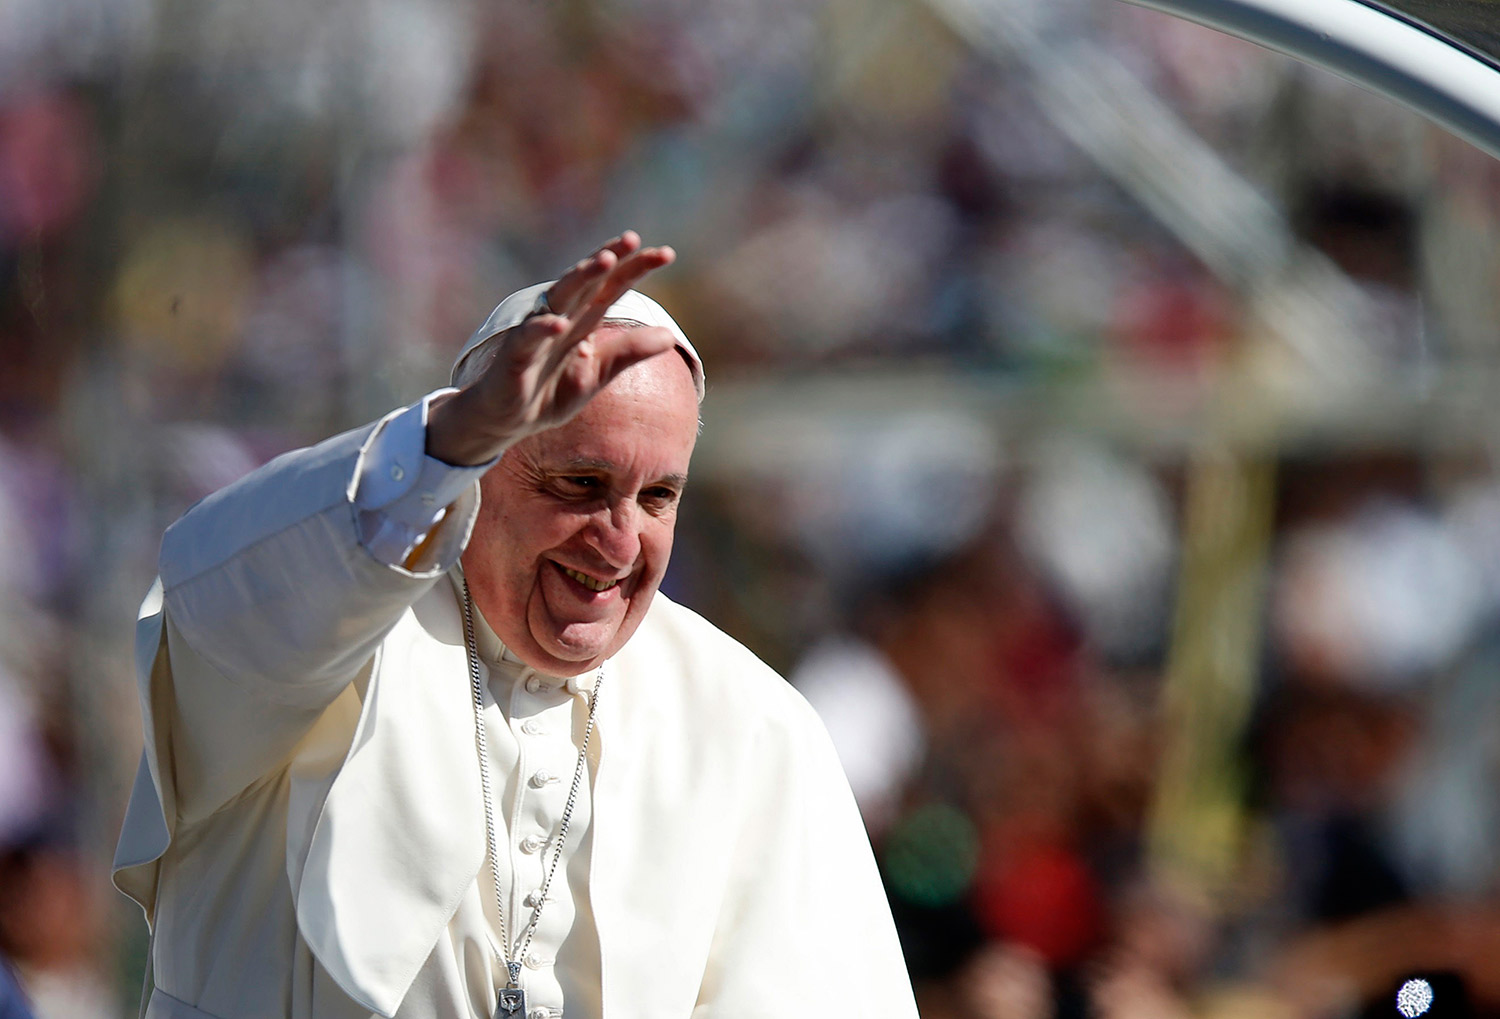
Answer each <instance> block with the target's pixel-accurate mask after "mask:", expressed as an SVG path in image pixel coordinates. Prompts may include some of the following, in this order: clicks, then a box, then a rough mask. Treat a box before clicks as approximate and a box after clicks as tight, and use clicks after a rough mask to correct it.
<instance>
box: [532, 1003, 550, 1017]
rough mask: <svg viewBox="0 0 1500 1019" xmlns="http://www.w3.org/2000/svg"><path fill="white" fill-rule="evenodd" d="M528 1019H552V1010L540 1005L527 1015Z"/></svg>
mask: <svg viewBox="0 0 1500 1019" xmlns="http://www.w3.org/2000/svg"><path fill="white" fill-rule="evenodd" d="M526 1019H552V1010H551V1009H550V1008H543V1007H542V1006H540V1005H538V1006H537V1007H536V1008H534V1009H532V1010H531V1011H530V1012H527V1013H526Z"/></svg>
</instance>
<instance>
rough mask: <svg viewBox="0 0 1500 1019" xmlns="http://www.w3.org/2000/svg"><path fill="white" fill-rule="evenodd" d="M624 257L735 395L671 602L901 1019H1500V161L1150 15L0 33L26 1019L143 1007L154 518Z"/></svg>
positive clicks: (369, 3) (456, 21)
mask: <svg viewBox="0 0 1500 1019" xmlns="http://www.w3.org/2000/svg"><path fill="white" fill-rule="evenodd" d="M627 226H629V227H634V228H636V229H638V230H640V231H641V232H642V233H643V234H644V235H645V236H646V237H647V239H648V240H649V241H651V242H666V243H671V244H673V245H674V246H676V248H677V250H678V252H679V254H680V259H679V262H678V264H677V265H676V266H674V267H673V268H672V269H671V270H669V271H668V272H666V273H663V274H661V275H660V277H659V278H656V279H653V281H652V283H651V286H650V288H649V289H650V291H651V292H652V293H653V294H654V295H655V296H656V297H658V298H659V299H660V300H661V301H663V303H665V304H666V305H667V306H668V307H669V308H671V309H672V310H673V311H674V313H675V314H676V315H677V317H678V319H679V321H681V323H682V324H683V325H684V327H685V328H686V330H687V332H688V333H689V335H691V336H692V337H693V338H694V340H695V342H696V343H697V344H698V346H699V348H700V350H701V351H702V352H703V354H704V357H705V359H706V361H707V363H708V365H709V380H710V392H709V399H708V402H707V404H706V415H707V422H708V423H707V429H706V431H705V433H704V435H703V439H702V442H701V445H700V447H699V453H698V456H697V459H696V461H695V468H694V480H693V484H692V487H691V491H690V494H689V498H688V500H687V503H686V507H685V511H684V512H685V516H684V518H683V520H682V522H681V525H680V534H679V544H678V550H677V553H676V557H675V559H674V562H673V567H672V572H671V574H670V576H669V578H668V582H667V586H666V589H667V590H668V592H669V593H670V594H672V595H673V596H674V597H676V598H678V599H679V600H682V601H685V602H687V603H688V604H690V605H692V606H694V607H695V608H698V609H699V610H700V611H702V612H704V613H705V614H706V615H708V616H709V617H710V618H711V619H713V620H715V621H716V622H718V623H719V624H720V625H722V626H723V627H725V628H726V629H728V630H729V631H730V632H731V633H733V634H735V635H736V636H738V637H739V638H740V639H742V640H743V641H745V642H746V643H747V644H748V645H750V647H751V648H752V649H754V650H755V651H756V652H757V653H759V654H760V655H761V656H762V657H763V658H765V659H766V660H767V661H768V662H770V663H771V664H772V665H774V666H775V667H777V668H778V669H779V670H781V671H782V672H783V674H785V675H787V676H788V677H789V678H790V680H791V681H792V682H794V683H795V684H796V685H798V686H799V687H800V688H801V689H802V690H803V691H804V692H805V693H806V694H807V696H808V697H809V698H810V699H811V700H812V701H813V702H814V704H815V705H816V706H817V708H818V709H819V711H820V712H822V714H823V715H824V717H825V719H826V720H827V722H828V724H829V726H830V729H831V731H832V732H833V734H834V736H835V739H836V742H837V743H838V746H839V750H840V753H841V755H842V756H843V759H844V762H845V765H846V768H847V770H848V772H849V776H850V779H851V781H852V783H853V784H854V787H855V790H856V793H857V796H858V798H859V800H860V804H861V807H862V809H863V811H864V814H865V818H866V821H867V824H868V827H869V830H870V833H871V836H872V838H873V839H874V842H875V845H876V847H877V852H878V854H879V857H880V860H881V865H882V869H883V872H884V875H885V879H886V882H887V885H888V888H889V891H890V894H891V899H892V903H893V908H894V910H895V913H896V916H897V919H898V923H899V925H900V929H901V932H902V937H903V940H904V944H905V948H906V953H907V958H908V962H909V965H910V968H911V971H912V975H913V978H914V980H915V981H916V986H917V989H918V995H919V999H920V1002H921V1006H922V1012H923V1016H924V1019H950V1017H951V1019H1049V1017H1050V1019H1066V1017H1077V1016H1097V1017H1102V1019H1178V1017H1187V1016H1202V1017H1215V1019H1220V1017H1222V1019H1231V1017H1247V1019H1248V1017H1270V1019H1277V1017H1289V1019H1290V1017H1309V1019H1313V1017H1330V1019H1331V1017H1345V1016H1361V1015H1371V1016H1374V1015H1394V1014H1397V1013H1396V1012H1395V1011H1394V1007H1395V1004H1396V992H1395V988H1396V987H1397V986H1399V985H1400V983H1401V981H1403V980H1404V979H1405V978H1406V977H1408V976H1410V975H1412V974H1417V973H1423V974H1427V975H1428V976H1429V978H1430V983H1429V986H1430V987H1432V988H1435V989H1436V991H1437V994H1438V999H1437V1004H1436V1005H1435V1006H1433V1009H1434V1011H1433V1013H1432V1014H1439V1012H1438V1011H1436V1009H1437V1008H1438V1007H1442V1008H1444V1009H1447V1011H1446V1012H1443V1013H1442V1014H1452V1015H1457V1014H1477V1015H1486V1014H1489V1015H1494V1014H1500V964H1497V963H1496V961H1495V960H1497V959H1500V908H1497V904H1500V900H1497V897H1496V893H1497V878H1500V868H1497V862H1500V859H1497V834H1500V798H1497V794H1496V790H1497V787H1500V781H1497V779H1500V683H1496V682H1495V672H1496V669H1497V667H1500V478H1497V475H1496V463H1495V452H1496V450H1495V443H1496V439H1497V437H1500V401H1497V400H1495V399H1494V396H1493V394H1494V391H1495V385H1496V376H1497V369H1500V327H1497V323H1500V316H1497V310H1500V309H1497V307H1496V291H1497V286H1496V284H1497V282H1500V172H1497V167H1496V163H1495V162H1494V160H1492V159H1490V158H1489V157H1488V156H1485V155H1483V154H1481V153H1479V152H1477V151H1476V150H1474V149H1472V148H1470V147H1469V146H1467V145H1466V144H1464V143H1462V142H1460V141H1457V140H1456V139H1454V138H1452V137H1450V136H1448V135H1446V134H1444V133H1443V132H1442V131H1440V130H1438V129H1436V128H1434V127H1432V126H1430V125H1428V124H1426V123H1424V122H1422V121H1421V120H1420V119H1419V118H1417V117H1416V116H1415V115H1413V114H1411V113H1409V112H1406V111H1404V110H1401V109H1398V108H1396V107H1394V106H1392V105H1390V104H1389V103H1387V102H1385V101H1383V100H1381V99H1379V98H1376V97H1373V96H1371V95H1369V94H1366V93H1364V92H1361V91H1360V90H1358V89H1356V88H1354V87H1353V86H1351V85H1348V84H1346V83H1344V82H1342V81H1340V80H1338V79H1336V78H1333V77H1331V76H1329V75H1326V74H1324V73H1321V72H1318V71H1314V70H1311V69H1308V68H1306V67H1303V66H1300V65H1298V64H1295V63H1294V62H1292V61H1289V60H1287V59H1284V58H1281V57H1279V56H1276V55H1274V54H1270V53H1268V52H1265V51H1263V50H1260V49H1258V48H1256V47H1254V46H1251V45H1248V44H1245V43H1241V42H1238V41H1235V40H1232V39H1229V38H1227V37H1224V36H1219V35H1216V34H1214V33H1211V32H1209V31H1207V30H1204V29H1201V28H1198V27H1196V26H1192V25H1188V24H1185V23H1181V22H1176V21H1173V20H1171V19H1169V18H1166V17H1164V16H1161V15H1159V14H1155V13H1152V12H1148V11H1144V10H1141V9H1138V8H1134V7H1131V6H1128V5H1126V4H1123V3H1119V2H1117V0H991V2H981V0H717V2H715V3H711V4H700V3H694V2H691V0H617V2H611V3H594V2H580V0H551V2H542V0H502V2H494V3H475V2H466V0H359V2H355V0H257V2H255V3H238V4H232V3H222V4H205V3H194V2H189V0H9V2H6V3H3V4H0V366H3V367H0V953H3V955H4V956H5V957H6V958H8V959H9V961H10V963H11V964H12V965H13V967H14V969H15V972H16V973H17V975H18V976H19V978H20V980H21V982H22V984H23V985H24V986H25V988H26V989H27V991H28V992H29V994H30V995H31V997H32V1000H33V1004H34V1007H35V1009H36V1011H37V1013H38V1014H39V1015H40V1016H42V1017H44V1019H61V1017H68V1019H92V1017H103V1016H124V1015H129V1014H134V1009H135V1006H136V994H137V988H138V986H139V978H140V972H141V965H142V959H143V957H144V953H145V934H144V929H143V924H142V923H141V921H140V917H139V915H138V913H137V912H136V911H135V910H134V909H133V908H132V907H130V906H128V904H127V903H126V902H125V901H124V900H123V899H121V898H120V897H118V896H117V895H115V893H114V892H113V891H112V890H111V888H110V887H109V883H108V878H107V870H108V861H109V858H110V854H111V851H112V847H113V841H114V837H115V834H116V832H117V830H118V824H119V820H120V817H121V815H122V813H123V809H124V805H125V801H126V797H127V793H128V787H129V781H130V778H131V776H132V775H133V772H134V767H135V760H136V755H137V754H138V753H139V746H140V735H139V712H138V709H137V707H136V703H135V684H134V677H133V675H132V665H131V663H132V656H131V647H130V641H131V634H132V624H133V620H134V610H135V606H136V604H137V602H138V601H139V599H140V598H141V596H142V595H143V594H144V592H145V590H146V588H147V587H148V586H149V584H150V582H151V578H152V576H153V574H154V565H153V563H154V559H155V555H156V551H157V547H158V540H159V536H160V533H161V531H162V529H163V527H164V526H165V525H166V524H167V523H168V522H169V521H171V520H172V519H173V518H174V517H175V516H177V515H178V514H179V513H181V512H182V511H183V510H184V509H185V508H186V507H187V506H188V505H190V504H191V503H192V502H193V501H194V500H196V499H198V498H200V497H201V496H203V495H204V494H206V493H208V492H210V491H212V490H214V489H215V488H218V487H219V486H221V485H223V484H225V483H227V482H229V481H231V480H233V479H234V478H236V477H238V476H239V475H241V474H242V473H244V472H246V471H248V470H250V469H252V468H253V467H254V466H256V465H257V464H259V463H261V462H263V461H265V460H266V459H268V458H269V457H270V456H272V455H274V454H275V453H277V452H279V451H281V450H283V449H286V448H289V447H292V446H295V445H300V444H304V443H307V442H310V441H314V440H316V439H318V438H320V437H323V436H325V435H328V434H331V433H333V432H335V431H338V430H341V429H343V428H346V427H349V426H353V425H355V424H358V423H361V422H363V421H366V420H369V419H372V418H374V417H376V416H378V415H379V414H381V413H383V412H385V411H386V410H388V409H390V408H392V407H394V406H397V405H399V404H401V403H403V402H406V401H409V400H411V399H414V398H416V397H417V396H419V395H420V394H422V393H423V392H426V391H428V390H429V389H431V388H433V387H435V386H437V385H439V384H441V383H442V382H443V381H445V379H446V374H447V366H448V363H449V361H450V359H451V356H452V354H453V352H454V351H455V350H456V349H457V347H458V345H459V344H460V343H461V342H462V341H463V339H464V338H465V337H467V335H468V334H469V332H470V331H471V329H472V328H473V327H474V326H475V325H476V324H477V323H478V322H480V321H481V320H482V319H483V318H484V316H485V315H486V313H487V312H488V311H489V309H490V307H491V306H492V305H493V304H494V303H495V301H496V300H497V299H498V298H499V297H500V296H503V295H504V294H505V293H508V292H509V291H511V290H513V289H515V288H517V287H519V286H521V285H524V284H527V283H530V282H533V281H535V280H537V279H541V278H547V277H549V276H553V275H555V274H556V273H557V272H558V271H559V270H560V269H561V268H563V267H564V266H565V265H566V264H568V263H569V262H571V261H572V260H573V259H575V258H577V257H579V256H580V255H581V254H582V253H584V252H585V251H587V250H589V249H590V248H592V247H593V246H594V244H596V243H597V242H598V241H600V240H602V239H604V238H605V237H608V236H611V235H613V234H614V233H616V232H618V231H619V230H620V229H622V228H624V227H627ZM767 978H768V981H770V982H771V983H772V984H773V985H774V974H768V975H767ZM1404 1000H1406V1001H1408V1002H1410V1001H1412V1000H1415V999H1414V998H1413V997H1412V995H1411V994H1410V993H1409V994H1408V996H1407V998H1406V999H1404ZM1465 1009H1468V1010H1469V1011H1468V1012H1465V1011H1464V1010H1465Z"/></svg>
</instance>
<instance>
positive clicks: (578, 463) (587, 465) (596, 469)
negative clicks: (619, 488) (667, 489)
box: [557, 456, 687, 488]
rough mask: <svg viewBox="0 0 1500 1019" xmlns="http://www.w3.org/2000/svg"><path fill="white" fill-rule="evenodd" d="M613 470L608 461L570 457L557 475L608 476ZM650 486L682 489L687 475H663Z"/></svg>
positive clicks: (558, 469) (559, 466)
mask: <svg viewBox="0 0 1500 1019" xmlns="http://www.w3.org/2000/svg"><path fill="white" fill-rule="evenodd" d="M615 469H616V467H615V465H614V464H612V463H610V462H609V461H608V460H600V459H598V458H597V457H592V456H570V457H568V458H567V459H566V460H564V461H562V463H561V464H559V465H558V467H557V472H558V473H559V474H574V473H579V474H587V473H597V474H609V473H612V472H613V471H614V470H615ZM652 484H657V485H660V484H667V485H672V486H675V487H677V488H683V487H685V486H686V485H687V475H686V474H663V475H662V476H661V477H659V478H657V479H656V481H654V482H652Z"/></svg>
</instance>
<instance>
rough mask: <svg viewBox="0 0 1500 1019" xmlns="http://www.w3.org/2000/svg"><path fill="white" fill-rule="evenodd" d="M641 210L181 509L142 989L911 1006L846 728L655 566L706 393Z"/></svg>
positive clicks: (134, 813) (142, 821) (141, 802)
mask: <svg viewBox="0 0 1500 1019" xmlns="http://www.w3.org/2000/svg"><path fill="white" fill-rule="evenodd" d="M673 258H674V255H673V252H672V250H671V249H670V248H666V247H643V246H642V245H641V242H640V239H639V238H638V237H637V236H636V235H635V234H634V233H631V232H626V233H624V234H622V235H621V236H619V237H617V238H615V239H614V240H612V241H610V242H609V243H607V244H605V245H604V246H602V247H601V248H599V249H598V250H597V251H595V252H594V253H592V254H591V255H589V256H588V257H587V258H585V259H583V260H581V261H580V262H578V263H577V264H576V265H574V266H573V267H572V268H570V269H569V270H568V271H567V272H566V273H564V274H563V275H562V276H561V278H559V279H558V280H556V281H554V282H552V283H550V284H543V285H541V286H537V287H531V288H528V289H526V290H523V291H520V292H519V293H517V294H514V295H512V296H511V297H509V298H507V299H506V300H505V301H503V302H502V303H501V304H500V306H499V307H498V308H496V309H495V312H494V313H493V314H492V315H491V316H490V318H489V319H488V320H487V321H486V322H485V323H484V324H483V325H482V326H481V327H480V329H479V330H478V331H477V332H476V333H475V334H474V336H473V337H472V338H471V339H470V341H469V343H468V344H467V345H465V347H464V348H463V350H462V352H461V353H460V355H459V359H458V362H457V364H456V365H455V368H454V381H455V386H454V387H453V388H449V389H444V390H439V391H438V392H436V393H432V394H429V395H428V396H426V397H424V398H423V399H421V400H419V401H417V402H416V403H414V404H412V405H411V406H409V407H406V408H400V409H397V410H394V411H392V412H391V413H390V414H388V415H386V416H385V417H383V418H382V419H381V420H379V421H377V422H374V423H373V424H369V425H366V426H364V427H361V428H357V429H355V430H353V431H351V432H347V433H345V434H343V435H338V436H334V437H333V438H330V439H328V440H326V441H324V442H322V443H319V444H317V445H315V446H312V447H309V448H307V449H301V450H296V451H294V452H291V453H287V454H285V455H283V456H281V457H279V458H277V459H275V460H273V461H272V462H271V463H269V464H267V465H265V466H264V467H262V468H260V469H259V470H257V471H254V472H252V473H251V474H249V475H247V476H246V477H245V478H243V479H241V480H240V481H238V482H236V483H234V484H233V485H230V486H229V487H227V488H225V489H223V490H222V491H220V492H218V493H215V494H214V495H212V496H210V497H209V498H207V499H205V500H204V501H203V502H201V503H199V504H198V505H197V506H195V507H193V509H191V510H190V511H189V512H188V513H187V514H186V515H185V516H184V517H183V518H182V519H180V520H179V521H177V522H176V523H175V524H173V525H172V527H170V528H169V529H168V530H167V533H166V535H165V536H164V538H163V541H162V551H161V559H160V567H159V577H158V580H157V582H156V584H155V585H154V586H153V588H152V590H151V592H150V593H149V594H148V596H147V598H146V601H145V604H144V605H143V606H142V610H141V616H140V621H139V623H138V629H137V670H138V676H139V682H140V696H141V705H142V710H143V716H144V728H145V749H144V751H143V753H142V759H141V765H140V768H139V770H138V772H137V776H136V783H135V787H134V790H133V792H132V795H131V802H130V807H129V809H128V811H127V815H126V819H125V823H124V827H123V830H122V832H121V836H120V842H119V848H118V850H117V853H116V859H115V882H116V884H117V886H118V887H119V888H120V889H121V890H122V891H124V892H125V893H126V894H127V895H129V896H131V897H132V898H133V899H135V900H136V901H137V902H138V903H140V905H141V906H142V908H143V909H144V911H145V914H146V919H147V922H148V923H149V924H150V927H151V932H152V943H151V957H150V969H151V974H152V981H151V984H150V985H149V986H148V991H147V998H146V1002H145V1014H146V1015H147V1016H149V1017H154V1019H205V1017H207V1019H216V1017H217V1019H239V1017H251V1016H255V1017H263V1016H293V1017H299V1019H300V1017H313V1016H317V1017H319V1019H323V1017H332V1019H344V1017H367V1016H371V1015H380V1016H400V1017H403V1019H417V1017H443V1019H449V1017H453V1019H458V1017H465V1019H467V1017H485V1019H488V1017H492V1016H500V1017H504V1019H509V1017H516V1016H525V1017H526V1019H557V1017H563V1016H567V1017H570V1019H571V1017H580V1019H582V1017H589V1019H592V1017H607V1019H627V1017H639V1019H663V1017H682V1019H689V1017H693V1019H710V1017H724V1019H728V1017H735V1019H740V1017H744V1019H751V1017H761V1016H764V1017H768V1019H769V1017H771V1016H782V1015H785V1014H787V1013H789V1012H793V1011H795V1012H809V1011H810V1012H811V1013H812V1014H821V1015H839V1016H844V1015H848V1016H861V1017H874V1019H884V1017H892V1019H895V1017H900V1019H912V1017H914V1016H915V1015H916V1009H915V1006H914V1004H913V1000H912V994H911V987H910V984H909V982H908V980H907V977H906V972H905V967H904V965H903V963H902V957H901V952H900V948H899V945H898V943H897V940H896V936H895V931H894V927H893V925H892V922H891V917H890V911H889V908H888V906H887V904H886V901H885V898H884V895H883V893H882V890H881V886H880V880H879V876H878V873H877V871H876V868H875V864H874V860H873V857H872V855H871V852H870V847H869V843H868V840H867V839H866V837H865V833H864V829H863V826H862V825H861V823H860V819H859V815H858V813H857V811H856V809H855V806H854V802H853V798H852V796H851V795H850V793H849V788H848V784H847V782H846V781H845V780H844V777H843V774H842V772H841V770H840V768H839V765H838V762H837V758H836V757H835V755H834V752H833V750H832V748H831V746H830V743H829V740H828V737H827V734H826V733H825V732H824V730H823V728H822V726H821V725H820V723H819V722H818V720H817V718H816V716H815V715H814V714H813V712H812V711H811V709H809V707H808V706H807V704H806V703H805V702H804V701H803V700H802V698H801V697H800V696H799V695H798V694H797V693H796V692H795V691H794V690H793V689H792V688H791V687H790V686H788V685H787V684H786V683H785V682H784V681H783V680H782V679H781V678H780V677H778V676H777V675H776V674H775V673H773V672H772V671H771V670H770V669H768V668H767V667H766V666H765V665H763V664H762V663H761V662H760V661H758V660H757V659H756V658H755V657H754V656H753V655H752V654H750V652H748V651H747V650H746V649H745V648H743V647H742V646H741V645H739V644H738V643H737V642H735V641H734V640H733V639H731V638H730V637H728V636H727V635H725V634H724V633H722V632H721V631H719V630H718V629H716V628H715V627H714V626H712V625H711V624H709V623H708V622H706V621H705V620H704V619H702V618H701V617H700V616H698V615H696V614H695V613H693V612H691V611H690V610H688V609H686V608H684V607H682V606H680V605H676V604H674V603H672V602H671V601H670V600H669V599H667V598H666V597H665V596H663V595H661V594H659V593H658V590H657V589H658V587H659V585H660V583H661V579H662V576H663V575H664V573H665V571H666V568H667V562H668V560H669V558H670V555H671V551H672V539H673V532H674V528H675V524H676V519H677V511H678V506H679V504H680V502H681V499H682V495H683V491H684V487H685V485H686V483H687V477H688V471H689V466H690V460H691V457H692V452H693V447H694V444H695V442H696V439H697V435H698V430H699V405H700V403H701V401H702V399H703V395H704V392H705V385H704V371H703V365H702V361H701V360H700V358H699V356H698V354H697V352H696V351H695V350H694V348H693V346H692V344H691V343H690V342H689V341H688V339H687V337H686V336H685V335H683V333H682V330H681V329H680V328H679V327H678V326H677V324H676V323H675V322H674V321H673V320H672V319H671V317H670V316H669V315H668V314H667V313H666V312H665V311H664V310H663V309H662V308H661V307H660V306H659V305H657V304H656V303H655V302H653V301H651V300H650V299H649V298H647V297H645V296H643V295H641V294H640V293H638V292H636V291H635V290H634V289H632V288H633V287H634V286H635V285H636V284H637V283H639V282H640V281H641V280H642V279H643V278H645V277H646V276H647V275H649V274H650V273H651V272H653V271H655V270H657V269H660V268H663V267H665V266H666V265H668V264H670V263H671V262H672V261H673Z"/></svg>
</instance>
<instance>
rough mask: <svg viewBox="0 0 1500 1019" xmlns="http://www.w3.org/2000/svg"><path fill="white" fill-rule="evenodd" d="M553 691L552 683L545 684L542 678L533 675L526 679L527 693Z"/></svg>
mask: <svg viewBox="0 0 1500 1019" xmlns="http://www.w3.org/2000/svg"><path fill="white" fill-rule="evenodd" d="M551 689H552V684H551V683H544V682H542V677H541V676H538V675H535V674H532V675H530V676H527V677H526V692H527V693H546V692H547V691H549V690H551Z"/></svg>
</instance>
